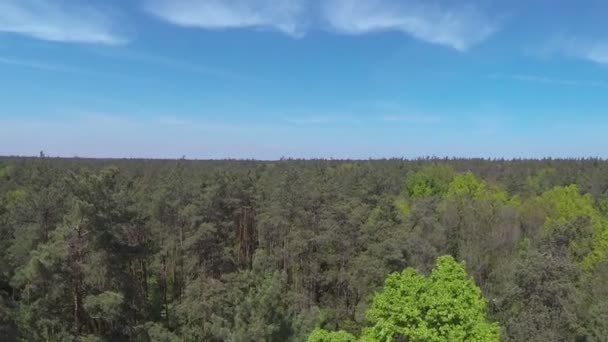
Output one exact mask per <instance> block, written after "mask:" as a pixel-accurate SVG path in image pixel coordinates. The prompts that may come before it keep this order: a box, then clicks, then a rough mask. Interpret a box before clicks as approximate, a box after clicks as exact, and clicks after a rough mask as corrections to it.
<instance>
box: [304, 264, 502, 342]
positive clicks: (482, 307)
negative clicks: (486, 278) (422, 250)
mask: <svg viewBox="0 0 608 342" xmlns="http://www.w3.org/2000/svg"><path fill="white" fill-rule="evenodd" d="M485 313H486V301H485V300H484V298H483V297H482V295H481V290H480V289H479V288H478V287H477V286H476V285H475V283H474V281H473V279H472V278H471V277H469V275H468V274H467V273H466V271H465V269H464V267H463V265H462V264H460V263H458V262H456V261H455V260H454V258H452V257H451V256H443V257H440V258H439V259H437V265H436V266H435V268H434V269H433V272H432V273H431V275H430V276H429V277H425V276H423V275H421V274H419V273H418V272H417V271H415V270H414V269H412V268H407V269H405V270H404V271H403V272H401V273H393V274H391V275H390V276H389V277H388V278H387V279H386V282H385V284H384V289H383V290H382V291H381V292H379V293H377V294H376V296H375V297H374V300H373V303H372V306H371V308H370V309H369V311H368V312H367V318H368V320H369V321H370V322H371V323H372V326H371V327H368V328H366V329H365V330H364V332H363V336H362V337H361V339H360V341H366V342H367V341H369V342H371V341H383V342H384V341H386V342H389V341H395V340H396V339H398V338H401V339H405V340H407V341H437V342H439V341H480V342H482V341H483V342H488V341H498V340H499V337H500V331H499V327H498V325H497V324H495V323H491V322H489V321H488V319H487V318H486V316H485ZM310 341H354V339H351V337H350V335H348V334H346V333H344V332H337V333H330V332H327V331H325V330H315V331H314V332H313V334H312V335H311V336H310V338H309V342H310Z"/></svg>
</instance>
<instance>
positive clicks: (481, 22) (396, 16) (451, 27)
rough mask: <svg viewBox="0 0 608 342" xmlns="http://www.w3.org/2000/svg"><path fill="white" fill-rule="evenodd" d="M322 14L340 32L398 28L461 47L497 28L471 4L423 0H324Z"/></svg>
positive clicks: (471, 43) (434, 40) (427, 38)
mask: <svg viewBox="0 0 608 342" xmlns="http://www.w3.org/2000/svg"><path fill="white" fill-rule="evenodd" d="M322 10H323V16H324V18H325V20H327V22H328V23H329V25H330V27H331V28H332V29H333V30H335V31H337V32H340V33H345V34H353V35H358V34H364V33H368V32H375V31H399V32H403V33H405V34H408V35H410V36H412V37H414V38H416V39H419V40H422V41H425V42H428V43H432V44H438V45H443V46H448V47H451V48H453V49H456V50H458V51H465V50H467V49H468V48H470V47H471V46H473V45H475V44H478V43H480V42H482V41H484V40H485V39H487V38H488V37H489V36H491V35H492V34H493V33H495V32H496V31H497V30H498V26H497V24H496V23H495V22H493V21H492V20H490V18H488V17H487V16H486V15H484V14H483V13H482V12H481V11H480V10H479V9H477V8H476V7H474V6H472V5H459V6H457V7H456V6H442V5H440V4H439V3H438V2H436V1H426V0H425V1H423V0H404V1H389V0H368V1H362V0H327V1H326V2H325V3H324V5H323V6H322Z"/></svg>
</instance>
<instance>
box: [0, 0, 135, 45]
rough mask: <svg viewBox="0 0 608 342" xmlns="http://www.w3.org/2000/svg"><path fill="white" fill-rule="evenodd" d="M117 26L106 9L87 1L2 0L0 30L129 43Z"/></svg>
mask: <svg viewBox="0 0 608 342" xmlns="http://www.w3.org/2000/svg"><path fill="white" fill-rule="evenodd" d="M81 3H83V4H84V3H85V2H81ZM115 27H116V23H115V22H114V20H113V19H112V16H111V15H110V14H108V13H107V12H104V11H102V10H100V9H99V8H94V7H91V6H88V5H74V1H72V2H68V1H62V0H2V1H0V32H5V33H14V34H21V35H26V36H29V37H32V38H36V39H42V40H48V41H58V42H77V43H94V44H106V45H120V44H124V43H126V42H127V39H126V38H125V37H124V36H122V35H121V34H120V33H118V32H116V30H115Z"/></svg>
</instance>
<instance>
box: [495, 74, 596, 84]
mask: <svg viewBox="0 0 608 342" xmlns="http://www.w3.org/2000/svg"><path fill="white" fill-rule="evenodd" d="M489 77H490V78H493V79H500V80H513V81H521V82H529V83H540V84H549V85H559V86H571V87H605V86H607V85H608V84H607V83H606V82H602V81H593V80H571V79H562V78H552V77H545V76H538V75H529V74H500V73H496V74H491V75H489Z"/></svg>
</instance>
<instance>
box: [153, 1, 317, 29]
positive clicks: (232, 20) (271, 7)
mask: <svg viewBox="0 0 608 342" xmlns="http://www.w3.org/2000/svg"><path fill="white" fill-rule="evenodd" d="M145 8H146V10H147V11H148V12H149V13H151V14H153V15H155V16H157V17H159V18H161V19H163V20H165V21H167V22H170V23H172V24H175V25H180V26H185V27H200V28H205V29H228V28H244V27H254V28H269V29H274V30H278V31H281V32H283V33H286V34H288V35H291V36H300V35H302V34H303V33H304V27H303V22H302V21H301V19H302V18H303V16H302V13H303V11H304V9H305V8H304V3H303V1H302V0H147V1H146V5H145Z"/></svg>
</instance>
